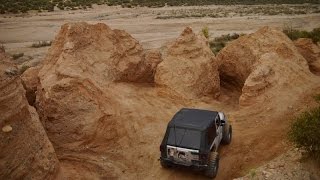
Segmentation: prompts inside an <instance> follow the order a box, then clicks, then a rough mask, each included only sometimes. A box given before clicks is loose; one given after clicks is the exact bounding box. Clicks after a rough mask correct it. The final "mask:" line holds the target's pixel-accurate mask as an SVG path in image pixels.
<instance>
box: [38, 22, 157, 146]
mask: <svg viewBox="0 0 320 180" xmlns="http://www.w3.org/2000/svg"><path fill="white" fill-rule="evenodd" d="M159 62H161V54H160V53H159V52H158V51H156V50H152V51H144V50H143V49H142V46H141V45H140V44H139V43H138V41H137V40H135V39H134V38H132V37H131V36H130V35H129V34H128V33H126V32H125V31H121V30H112V29H110V28H109V27H108V26H107V25H105V24H101V23H99V24H95V25H89V24H87V23H68V24H65V25H63V26H62V28H61V30H60V32H59V33H58V35H57V36H56V38H55V40H54V41H53V44H52V46H51V48H50V50H49V52H48V55H47V57H46V59H45V61H44V64H43V67H42V68H41V70H40V71H39V74H38V76H39V85H38V88H37V92H36V94H37V100H36V106H37V110H38V112H39V115H40V118H41V120H42V123H43V124H44V126H45V128H46V130H47V132H48V135H49V137H50V140H51V141H52V142H53V144H54V146H55V148H56V149H60V148H67V149H74V147H79V145H82V146H84V145H88V144H90V143H91V142H92V141H94V140H97V139H100V140H101V141H103V142H104V143H106V142H109V143H111V141H112V142H116V141H117V139H118V138H120V137H122V136H123V134H124V133H126V132H125V131H124V129H123V128H118V127H119V125H118V124H119V123H120V122H118V121H116V120H115V117H116V116H117V114H118V113H119V107H118V106H119V103H118V102H117V99H116V97H117V94H115V93H114V92H110V91H109V90H108V87H109V86H111V85H112V84H113V83H118V82H144V83H150V82H153V76H154V72H155V68H156V66H157V64H158V63H159Z"/></svg>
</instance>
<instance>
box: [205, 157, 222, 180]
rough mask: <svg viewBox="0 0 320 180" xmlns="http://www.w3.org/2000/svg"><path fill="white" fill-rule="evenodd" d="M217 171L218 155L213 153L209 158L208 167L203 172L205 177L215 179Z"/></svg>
mask: <svg viewBox="0 0 320 180" xmlns="http://www.w3.org/2000/svg"><path fill="white" fill-rule="evenodd" d="M218 169H219V154H218V152H213V153H212V154H211V157H210V161H209V164H208V167H207V169H206V171H205V175H206V176H208V177H210V178H215V177H216V176H217V173H218Z"/></svg>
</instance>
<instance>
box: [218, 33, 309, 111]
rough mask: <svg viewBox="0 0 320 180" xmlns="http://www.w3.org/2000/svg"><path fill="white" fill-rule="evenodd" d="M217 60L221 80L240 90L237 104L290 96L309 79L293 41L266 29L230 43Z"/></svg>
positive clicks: (306, 69) (304, 63)
mask: <svg viewBox="0 0 320 180" xmlns="http://www.w3.org/2000/svg"><path fill="white" fill-rule="evenodd" d="M217 59H218V60H219V63H221V66H220V68H219V70H220V77H221V81H224V83H229V84H232V85H233V86H234V87H235V88H238V89H241V90H242V94H241V96H240V98H239V103H240V105H251V104H255V103H259V102H260V103H261V102H264V101H265V100H267V99H269V100H270V99H272V98H275V97H276V96H277V94H278V95H279V94H281V93H284V94H286V93H287V96H290V93H293V94H294V93H296V92H295V91H303V90H302V89H299V88H297V87H299V85H302V84H304V83H305V82H306V81H310V80H311V79H312V78H311V76H312V74H311V73H310V71H309V68H308V63H307V61H306V60H305V59H304V58H303V57H302V55H301V54H300V53H299V52H298V50H297V49H296V47H295V46H294V44H293V42H292V41H291V40H290V39H289V38H288V37H287V36H286V35H285V34H283V33H282V32H280V31H277V30H275V29H272V28H269V27H264V28H262V29H260V30H258V31H257V32H256V33H253V34H250V35H246V36H243V37H240V38H239V39H237V40H235V41H233V42H231V43H230V44H229V45H227V46H226V47H225V48H224V49H223V50H222V51H221V52H220V53H219V54H218V56H217ZM287 91H288V92H287Z"/></svg>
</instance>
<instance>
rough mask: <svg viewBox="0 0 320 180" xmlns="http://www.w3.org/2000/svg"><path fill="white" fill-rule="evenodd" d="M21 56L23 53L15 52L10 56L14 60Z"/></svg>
mask: <svg viewBox="0 0 320 180" xmlns="http://www.w3.org/2000/svg"><path fill="white" fill-rule="evenodd" d="M22 56H24V53H16V54H12V58H13V59H14V60H16V59H19V58H21V57H22Z"/></svg>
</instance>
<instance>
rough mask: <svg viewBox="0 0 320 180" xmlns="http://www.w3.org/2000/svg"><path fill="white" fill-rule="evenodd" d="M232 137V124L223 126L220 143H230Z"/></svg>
mask: <svg viewBox="0 0 320 180" xmlns="http://www.w3.org/2000/svg"><path fill="white" fill-rule="evenodd" d="M231 139H232V126H231V125H229V126H228V127H225V128H224V131H223V135H222V140H221V142H222V144H230V143H231Z"/></svg>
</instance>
